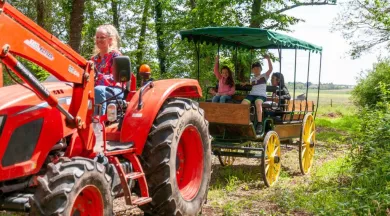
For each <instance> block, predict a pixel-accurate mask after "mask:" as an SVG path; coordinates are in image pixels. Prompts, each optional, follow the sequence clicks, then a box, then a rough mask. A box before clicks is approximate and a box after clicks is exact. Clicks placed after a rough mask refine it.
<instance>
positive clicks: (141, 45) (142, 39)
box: [136, 0, 150, 81]
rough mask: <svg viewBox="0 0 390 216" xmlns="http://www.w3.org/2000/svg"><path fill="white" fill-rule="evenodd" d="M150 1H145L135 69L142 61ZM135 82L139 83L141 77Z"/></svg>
mask: <svg viewBox="0 0 390 216" xmlns="http://www.w3.org/2000/svg"><path fill="white" fill-rule="evenodd" d="M149 7H150V0H146V1H145V6H144V11H143V13H142V20H141V32H140V35H139V40H138V45H137V55H136V67H137V69H138V68H139V67H140V66H141V64H142V63H143V60H144V54H145V52H144V47H145V46H144V45H145V34H146V24H147V20H148V15H149ZM137 80H139V81H141V77H140V76H139V75H137Z"/></svg>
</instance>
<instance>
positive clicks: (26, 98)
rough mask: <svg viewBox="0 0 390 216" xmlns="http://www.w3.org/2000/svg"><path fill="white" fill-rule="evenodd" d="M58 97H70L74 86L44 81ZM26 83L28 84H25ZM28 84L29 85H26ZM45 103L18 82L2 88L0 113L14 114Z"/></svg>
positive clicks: (0, 90)
mask: <svg viewBox="0 0 390 216" xmlns="http://www.w3.org/2000/svg"><path fill="white" fill-rule="evenodd" d="M42 84H43V85H44V86H45V87H46V88H47V89H48V90H49V91H50V92H52V93H54V95H55V96H57V98H58V99H61V98H68V99H69V98H70V97H71V96H72V87H71V85H70V84H68V83H64V82H44V83H42ZM25 85H26V84H25ZM26 86H27V85H26ZM42 103H45V101H44V100H41V99H40V98H39V97H38V96H37V95H36V94H35V93H34V92H32V91H31V90H29V89H27V88H25V87H23V86H21V85H19V84H16V85H12V86H7V87H2V88H0V114H12V113H15V112H20V111H21V110H23V109H28V108H31V107H33V106H37V105H40V104H42Z"/></svg>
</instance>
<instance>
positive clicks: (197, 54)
mask: <svg viewBox="0 0 390 216" xmlns="http://www.w3.org/2000/svg"><path fill="white" fill-rule="evenodd" d="M195 49H196V57H197V60H198V61H197V63H198V82H199V84H200V80H199V74H200V43H197V42H195ZM199 100H200V98H198V102H199Z"/></svg>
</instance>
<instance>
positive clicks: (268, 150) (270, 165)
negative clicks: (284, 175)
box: [261, 131, 281, 187]
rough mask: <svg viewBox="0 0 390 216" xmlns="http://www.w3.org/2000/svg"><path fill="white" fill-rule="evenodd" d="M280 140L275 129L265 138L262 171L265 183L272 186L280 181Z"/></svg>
mask: <svg viewBox="0 0 390 216" xmlns="http://www.w3.org/2000/svg"><path fill="white" fill-rule="evenodd" d="M280 159H281V153H280V140H279V136H278V134H277V133H276V132H275V131H269V132H268V133H267V134H266V136H265V138H264V152H263V156H262V158H261V172H262V176H263V180H264V183H265V185H266V186H267V187H271V186H273V185H274V184H275V182H277V181H278V178H279V174H280V170H281V161H280Z"/></svg>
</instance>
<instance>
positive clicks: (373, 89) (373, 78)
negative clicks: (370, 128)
mask: <svg viewBox="0 0 390 216" xmlns="http://www.w3.org/2000/svg"><path fill="white" fill-rule="evenodd" d="M389 71H390V59H384V60H381V61H379V62H378V63H376V64H374V67H373V69H372V70H371V71H368V73H367V75H366V76H362V77H360V79H359V80H358V84H357V85H356V87H355V88H354V89H353V91H352V99H353V101H354V103H355V104H356V105H358V106H360V107H364V106H375V105H376V103H377V102H378V101H380V100H381V99H380V94H381V93H380V91H379V90H378V83H379V82H382V83H384V84H390V73H389Z"/></svg>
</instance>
